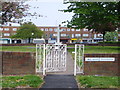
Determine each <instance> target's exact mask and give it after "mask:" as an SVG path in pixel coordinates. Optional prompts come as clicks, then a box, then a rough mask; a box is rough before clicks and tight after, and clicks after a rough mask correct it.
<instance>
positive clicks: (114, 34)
mask: <svg viewBox="0 0 120 90" xmlns="http://www.w3.org/2000/svg"><path fill="white" fill-rule="evenodd" d="M105 40H106V41H117V40H118V33H117V32H116V31H115V32H107V33H106V34H105Z"/></svg>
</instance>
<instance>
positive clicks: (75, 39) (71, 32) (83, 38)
mask: <svg viewBox="0 0 120 90" xmlns="http://www.w3.org/2000/svg"><path fill="white" fill-rule="evenodd" d="M57 28H58V27H54V26H51V27H50V26H38V29H39V30H41V31H43V32H44V34H45V35H44V37H45V40H46V41H47V40H56V37H57V32H56V31H57ZM18 29H19V26H3V27H0V31H1V32H2V33H1V35H0V37H1V40H0V43H27V42H28V41H27V40H23V39H11V38H10V36H12V35H15V34H16V31H17V30H18ZM60 29H61V30H62V32H61V33H60V41H61V42H62V43H80V42H99V41H102V40H103V34H101V33H95V32H91V31H89V30H88V29H74V28H67V27H60Z"/></svg>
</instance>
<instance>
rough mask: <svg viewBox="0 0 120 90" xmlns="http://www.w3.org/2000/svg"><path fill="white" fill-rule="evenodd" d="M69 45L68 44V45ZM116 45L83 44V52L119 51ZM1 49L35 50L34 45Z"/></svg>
mask: <svg viewBox="0 0 120 90" xmlns="http://www.w3.org/2000/svg"><path fill="white" fill-rule="evenodd" d="M68 47H70V46H68ZM119 50H120V47H118V46H104V47H103V46H85V53H88V54H92V53H103V54H105V53H119V52H118V51H119ZM1 51H19V52H35V51H36V49H35V46H2V49H1ZM68 51H69V52H72V51H74V48H70V49H68Z"/></svg>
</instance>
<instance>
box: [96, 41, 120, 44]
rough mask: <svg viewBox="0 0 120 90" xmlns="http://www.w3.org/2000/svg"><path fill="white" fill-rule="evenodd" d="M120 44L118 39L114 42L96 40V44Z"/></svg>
mask: <svg viewBox="0 0 120 90" xmlns="http://www.w3.org/2000/svg"><path fill="white" fill-rule="evenodd" d="M103 43H105V44H120V41H119V42H115V41H106V42H98V44H103Z"/></svg>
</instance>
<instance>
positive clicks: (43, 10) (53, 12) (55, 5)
mask: <svg viewBox="0 0 120 90" xmlns="http://www.w3.org/2000/svg"><path fill="white" fill-rule="evenodd" d="M26 3H27V4H29V5H30V6H31V7H30V10H29V12H37V13H38V14H40V15H43V17H39V18H36V17H26V18H24V19H26V20H27V21H30V19H31V21H32V22H33V23H34V24H35V25H36V26H58V25H59V24H61V23H62V22H63V21H66V20H69V21H70V20H71V18H72V15H73V13H64V12H61V11H58V10H63V9H67V7H68V6H69V4H63V0H34V1H33V0H31V1H27V2H26ZM37 7H39V8H37ZM13 25H14V26H17V25H18V24H13ZM63 25H64V24H63Z"/></svg>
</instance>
